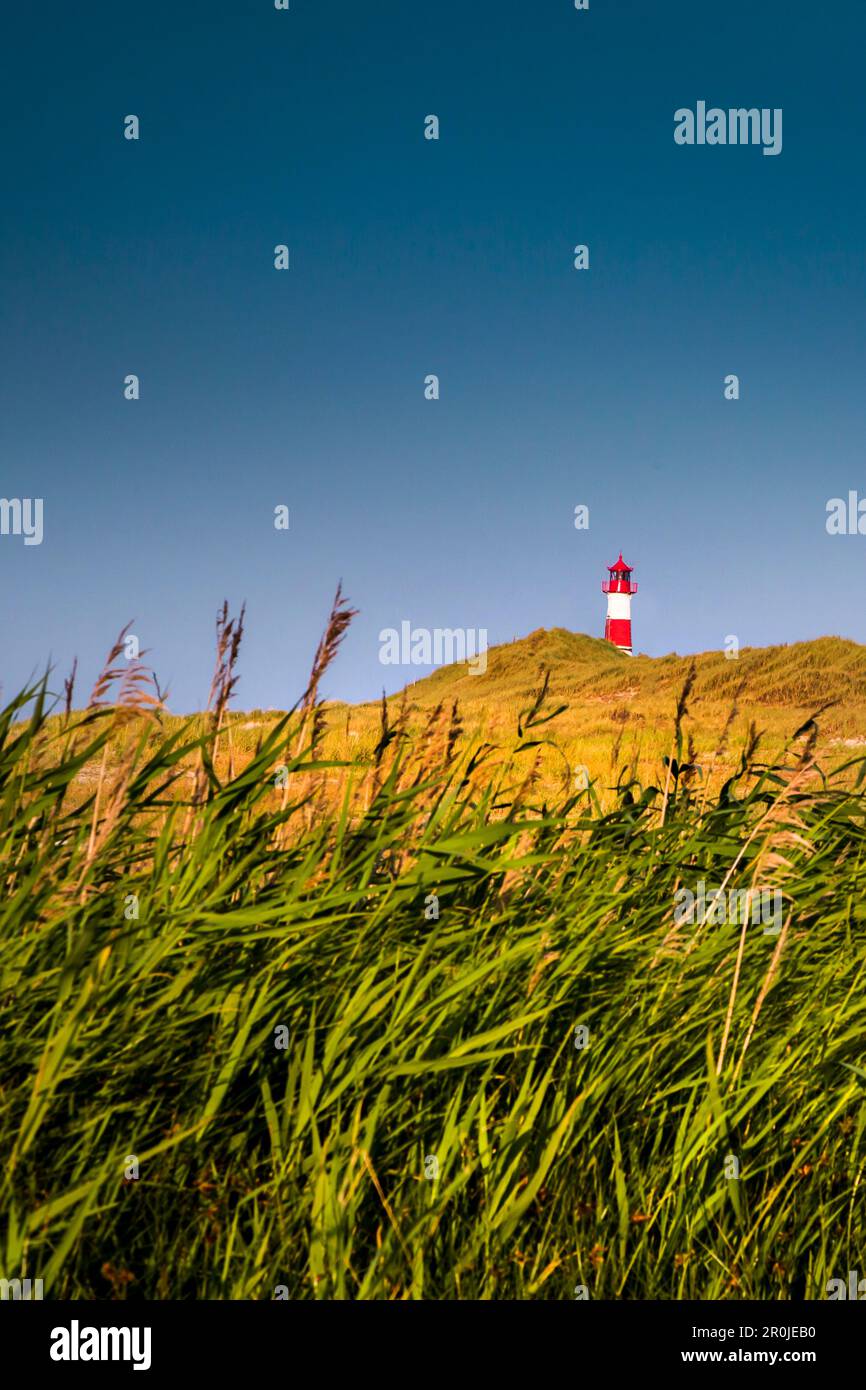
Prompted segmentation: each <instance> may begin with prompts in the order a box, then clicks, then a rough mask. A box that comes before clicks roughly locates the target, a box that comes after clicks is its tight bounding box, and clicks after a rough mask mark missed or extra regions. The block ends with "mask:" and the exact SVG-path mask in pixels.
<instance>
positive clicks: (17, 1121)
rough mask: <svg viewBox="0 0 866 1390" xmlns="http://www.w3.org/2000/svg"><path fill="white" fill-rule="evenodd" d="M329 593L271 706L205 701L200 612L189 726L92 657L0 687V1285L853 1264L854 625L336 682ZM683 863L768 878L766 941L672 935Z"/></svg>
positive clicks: (396, 1283) (858, 674)
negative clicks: (714, 647) (396, 680)
mask: <svg viewBox="0 0 866 1390" xmlns="http://www.w3.org/2000/svg"><path fill="white" fill-rule="evenodd" d="M349 616H350V614H349V612H348V610H346V608H345V605H343V604H341V603H339V602H338V604H337V605H336V607H335V610H334V613H333V614H332V618H331V623H330V625H329V629H328V632H327V633H326V635H325V638H324V639H323V642H322V645H321V646H320V649H319V652H318V653H317V656H316V661H315V664H314V668H313V673H312V675H311V679H310V683H309V686H308V689H307V691H306V692H305V695H304V697H303V698H302V700H301V701H300V702H299V706H298V707H297V709H296V710H295V711H292V712H290V713H288V714H285V715H281V716H279V717H275V716H272V715H261V716H255V717H254V716H251V715H246V716H231V715H230V714H229V712H228V704H229V699H230V697H231V694H232V690H233V682H234V679H235V677H234V671H235V662H236V660H237V656H238V645H239V637H240V632H239V628H238V626H237V625H236V624H231V623H229V622H228V619H227V615H223V618H222V623H221V626H220V630H219V652H218V664H217V673H216V676H215V680H214V687H213V691H212V701H211V711H210V714H209V715H208V716H207V717H206V718H202V717H196V718H195V719H193V720H189V721H181V720H178V719H175V718H172V717H171V716H169V715H167V714H166V713H165V712H164V711H162V710H161V709H160V708H159V704H158V701H156V698H155V697H151V696H150V694H149V687H148V686H147V684H146V672H144V671H143V670H142V669H141V668H137V667H136V668H133V669H130V668H129V667H125V669H124V670H123V671H122V672H121V671H120V670H119V668H117V664H116V663H117V659H118V654H119V651H120V648H119V646H118V647H116V648H115V650H114V652H113V654H112V658H111V660H110V661H109V663H108V667H107V670H106V672H105V673H104V675H103V678H102V679H101V681H100V683H99V684H98V686H97V690H96V691H95V692H94V697H93V699H92V700H91V702H90V704H89V705H88V707H87V708H86V709H85V710H83V711H81V712H74V711H73V710H72V709H71V708H69V709H67V711H66V712H65V713H59V712H57V711H56V710H55V711H54V712H51V709H50V702H49V701H48V700H47V699H46V696H45V689H44V687H43V688H41V689H39V690H37V691H35V692H34V691H28V692H22V695H21V697H20V698H19V699H18V700H16V701H13V702H12V704H11V705H10V706H9V707H8V708H7V709H6V711H5V713H4V714H3V715H2V716H0V862H2V874H3V882H4V886H5V893H4V896H3V900H2V906H0V945H2V951H0V1034H2V1036H3V1038H4V1040H5V1042H6V1046H5V1047H4V1052H3V1056H4V1061H3V1067H2V1076H0V1146H2V1150H3V1154H4V1157H5V1159H6V1163H5V1169H4V1178H3V1193H2V1203H0V1209H2V1221H3V1226H2V1231H0V1250H2V1252H3V1265H4V1268H3V1271H2V1272H3V1273H4V1274H5V1275H6V1277H12V1276H13V1275H18V1274H21V1275H30V1276H31V1277H41V1278H43V1279H44V1281H45V1284H46V1295H47V1296H49V1297H80V1298H106V1297H118V1298H136V1297H150V1298H205V1297H211V1298H266V1299H270V1298H273V1297H275V1296H281V1295H282V1294H283V1293H286V1294H287V1295H288V1296H290V1297H298V1298H351V1299H355V1298H361V1299H390V1298H398V1299H399V1298H432V1299H437V1298H508V1297H517V1298H527V1297H528V1298H552V1299H563V1298H567V1299H571V1298H574V1297H575V1296H576V1291H577V1293H578V1294H580V1293H581V1292H582V1291H584V1290H585V1291H586V1294H587V1295H588V1296H589V1297H591V1298H698V1299H704V1298H719V1297H721V1298H733V1299H736V1298H743V1297H756V1298H766V1299H775V1298H782V1299H785V1298H804V1297H805V1298H822V1297H825V1296H826V1295H825V1289H826V1284H827V1281H828V1280H829V1279H830V1278H833V1277H842V1278H845V1277H847V1271H848V1270H849V1269H855V1268H856V1269H862V1268H863V1267H864V1264H866V1247H864V1238H863V1236H864V1222H863V1187H864V1183H863V1178H864V1148H863V1131H864V1124H866V1108H864V1086H866V1049H864V1044H863V1037H864V1028H866V993H864V983H866V981H864V965H866V949H864V948H866V920H864V919H866V908H864V905H863V900H864V887H866V863H864V848H866V819H864V810H866V805H864V796H863V792H862V779H863V769H864V766H866V764H864V762H863V761H862V760H861V755H860V754H859V753H858V751H857V748H856V747H854V748H846V747H845V746H844V745H842V744H836V743H834V742H833V740H838V739H843V738H859V737H860V736H861V733H862V730H863V728H864V727H866V726H864V724H862V723H860V722H858V721H860V720H861V719H862V710H863V704H862V701H863V693H864V690H866V674H864V669H863V668H864V662H863V653H862V652H861V649H860V648H856V647H854V645H853V644H850V643H843V642H841V641H839V640H837V639H824V641H823V642H821V643H809V644H804V646H803V647H802V648H796V647H792V648H786V649H780V650H779V651H774V652H765V653H748V652H744V653H742V654H741V657H740V660H739V662H725V660H724V658H723V657H722V656H714V655H707V656H705V657H701V658H698V660H697V662H696V665H695V669H694V675H693V676H692V675H691V674H690V667H689V665H688V664H684V663H683V662H682V661H681V659H680V658H676V657H669V658H665V659H663V660H662V661H656V662H651V661H649V659H646V658H637V659H635V660H632V661H628V660H627V659H625V658H621V657H619V656H618V655H617V653H615V652H613V651H612V650H610V649H609V648H605V647H604V644H601V643H597V642H595V641H593V639H590V638H581V637H575V636H574V635H573V634H568V633H564V632H562V633H561V632H554V633H553V634H533V636H532V637H531V638H528V639H526V644H527V645H528V646H529V648H530V650H534V651H535V655H541V658H542V660H543V663H544V664H546V665H547V666H548V667H549V669H550V671H551V675H550V680H549V684H548V687H547V689H546V691H545V690H544V687H543V683H541V684H539V681H538V679H537V676H538V673H537V671H533V670H531V669H530V670H527V669H526V663H525V661H524V659H523V656H522V653H521V652H519V651H518V650H517V648H518V647H519V646H520V645H521V644H513V646H511V647H506V648H501V649H499V650H498V652H496V653H492V654H491V659H490V667H489V672H488V677H483V678H466V681H467V686H468V687H471V688H460V689H459V690H457V689H455V684H454V676H455V673H454V672H451V673H450V674H449V673H447V672H438V673H436V675H434V676H433V677H431V678H430V679H429V680H428V681H426V682H422V683H419V684H418V685H417V686H416V687H415V689H414V691H412V692H409V693H408V695H407V698H406V700H405V701H404V702H401V701H400V700H394V701H390V702H386V705H385V707H384V709H379V710H374V709H373V708H372V707H371V708H365V709H361V710H354V709H353V710H350V709H347V708H346V707H335V706H333V705H331V706H323V705H322V703H321V701H320V698H319V689H320V682H321V679H322V676H323V675H324V672H325V670H326V668H327V666H328V665H329V663H330V662H331V661H332V660H333V659H334V657H335V656H336V653H337V647H338V645H339V641H340V638H341V636H342V635H343V632H344V631H345V626H346V623H347V622H348V619H349ZM744 674H745V675H747V676H748V690H747V691H746V690H744V689H742V688H740V693H739V695H737V708H736V709H735V708H734V695H735V693H736V691H737V689H738V687H741V685H742V679H743V676H744ZM485 682H487V684H486V686H485ZM118 684H120V685H121V689H120V690H118V688H117V687H118ZM834 685H835V687H836V689H835V690H833V689H831V687H832V686H834ZM624 691H631V692H633V693H630V694H624V693H623V692H624ZM542 692H543V693H542ZM833 694H835V695H836V696H837V697H838V698H839V699H840V701H841V705H840V706H837V707H835V708H833V709H830V710H827V711H825V712H824V713H823V714H821V715H819V716H818V717H817V722H815V721H812V720H810V719H809V718H808V716H809V714H810V711H811V709H812V708H817V707H818V706H820V705H822V704H824V703H825V701H826V700H827V699H828V698H831V697H832V695H833ZM455 695H459V700H460V703H459V705H458V706H457V708H455V705H454V697H455ZM746 695H747V696H748V702H750V704H751V705H752V706H754V707H755V708H759V709H760V710H762V711H763V713H764V715H765V716H766V718H765V720H764V723H765V724H766V726H767V730H768V732H767V734H766V735H765V736H764V738H763V740H761V739H760V738H759V737H758V734H759V729H757V728H754V729H752V730H749V729H748V727H747V725H748V723H749V720H750V718H751V717H752V714H753V712H754V711H751V712H750V711H749V710H748V709H747V710H746V713H745V714H743V712H742V711H743V709H744V708H745V705H744V704H743V701H744V697H745V696H746ZM151 700H153V702H152V703H151V702H150V701H151ZM563 700H569V709H568V710H566V711H563V712H561V713H559V714H556V712H555V711H556V709H557V706H558V705H559V704H561V703H562V702H563ZM594 701H597V702H598V703H597V704H594V703H593V702H594ZM68 703H69V704H71V701H69V702H68ZM25 709H26V710H27V711H28V718H27V720H26V722H24V721H23V720H22V715H23V714H24V712H25ZM617 711H623V712H624V713H626V714H627V716H628V717H627V718H626V719H622V718H617V717H616V715H617ZM738 711H739V712H738ZM783 712H784V717H783ZM801 715H802V716H803V717H802V718H801ZM497 719H499V720H501V734H502V737H501V738H497V737H496V735H497V728H496V726H495V724H494V721H495V720H497ZM242 724H247V725H253V727H251V728H247V729H242V728H241V725H242ZM518 725H519V733H518ZM783 726H785V727H784V728H783ZM352 734H356V735H357V737H355V738H352ZM560 740H562V750H563V751H560V752H558V751H557V750H556V748H555V747H554V746H553V743H554V742H557V743H558V742H560ZM548 741H549V742H548ZM491 745H493V746H491ZM341 749H343V750H344V755H343V756H342V757H341V756H338V753H339V752H340V750H341ZM706 750H710V751H711V752H712V753H714V754H715V755H716V756H715V757H714V758H712V759H710V758H708V757H704V758H703V765H702V763H701V758H702V756H703V754H704V752H705V751H706ZM652 758H654V763H653V766H652V770H651V771H647V769H648V768H649V766H650V762H651V759H652ZM664 759H666V761H664ZM579 764H583V765H586V766H589V767H590V769H591V773H592V780H591V783H590V785H589V786H588V787H587V788H586V789H582V788H580V787H578V786H576V784H575V778H574V768H575V766H577V765H579ZM555 769H559V770H555ZM700 879H704V880H706V882H707V883H708V884H713V885H716V884H722V883H725V884H726V886H727V887H729V888H736V889H749V888H751V889H754V890H756V891H758V890H760V889H761V888H762V887H772V888H773V889H774V890H778V891H779V892H780V893H781V894H782V901H783V904H784V911H783V920H782V922H781V930H779V931H778V932H776V933H775V934H774V933H767V932H765V930H764V928H763V927H762V926H761V925H760V924H758V925H752V924H751V922H746V923H745V924H744V925H743V926H742V927H741V926H739V925H730V924H728V925H725V924H719V923H717V922H715V921H713V920H698V921H696V922H694V923H686V924H683V923H678V922H677V921H676V920H675V917H674V903H675V898H676V894H677V891H678V890H679V889H680V888H682V887H683V886H689V887H692V886H694V885H695V884H696V883H697V882H698V880H700ZM732 1160H733V1162H732ZM734 1170H736V1171H737V1173H738V1176H736V1177H734V1176H732V1174H733V1172H734ZM135 1174H137V1176H135Z"/></svg>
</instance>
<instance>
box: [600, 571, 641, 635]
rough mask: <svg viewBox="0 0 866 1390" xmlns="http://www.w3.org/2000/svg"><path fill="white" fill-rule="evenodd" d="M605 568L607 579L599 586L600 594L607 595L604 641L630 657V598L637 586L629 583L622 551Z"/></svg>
mask: <svg viewBox="0 0 866 1390" xmlns="http://www.w3.org/2000/svg"><path fill="white" fill-rule="evenodd" d="M607 568H608V571H609V573H608V577H607V579H605V581H604V583H603V584H602V586H601V592H602V593H603V594H607V619H606V620H605V624H604V637H605V641H606V642H612V643H613V645H614V646H615V647H619V649H620V651H621V652H627V653H628V655H629V656H631V596H632V594H636V593H637V585H636V584H632V582H631V576H632V567H631V565H627V564H626V562H625V560H624V559H623V558H622V551H620V552H619V559H618V560H617V562H616V564H615V565H608V567H607Z"/></svg>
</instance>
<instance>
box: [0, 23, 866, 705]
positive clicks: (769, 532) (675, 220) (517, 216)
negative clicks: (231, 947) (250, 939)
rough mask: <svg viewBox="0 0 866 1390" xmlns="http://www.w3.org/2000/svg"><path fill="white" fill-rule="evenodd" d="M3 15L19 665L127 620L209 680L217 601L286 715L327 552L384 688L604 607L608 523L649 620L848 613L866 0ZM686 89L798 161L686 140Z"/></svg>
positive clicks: (777, 628)
mask: <svg viewBox="0 0 866 1390" xmlns="http://www.w3.org/2000/svg"><path fill="white" fill-rule="evenodd" d="M4 46H5V48H6V57H7V64H6V68H7V72H6V77H5V80H4V84H3V88H2V92H0V103H2V112H3V150H4V158H3V195H4V196H3V204H4V215H3V219H2V221H3V229H2V248H0V250H2V280H3V329H2V334H3V343H4V348H5V351H4V353H3V366H2V369H0V496H3V497H6V498H15V497H19V498H24V497H41V498H42V499H43V500H44V538H43V542H42V544H41V545H38V546H37V545H33V546H25V545H24V543H23V538H22V537H21V536H13V535H6V536H0V656H2V659H0V679H2V683H3V689H4V693H5V694H6V695H11V693H12V692H13V690H14V689H15V688H16V687H18V686H19V685H20V684H22V683H23V682H24V681H25V680H26V678H27V677H28V675H29V674H30V673H31V672H33V671H34V670H36V669H38V668H39V667H40V666H41V665H43V664H44V663H45V661H46V660H47V659H48V658H49V657H50V658H51V659H52V660H53V661H54V663H55V664H56V668H57V676H56V681H55V685H56V686H57V687H59V685H60V682H61V679H62V676H63V675H64V674H65V673H66V671H67V670H68V668H69V667H70V665H71V662H72V659H73V657H74V656H76V655H77V656H78V658H79V664H80V669H81V672H82V676H81V680H82V687H85V686H86V687H87V690H89V682H90V681H92V679H93V676H94V674H95V672H96V670H97V669H98V667H99V664H100V662H101V659H102V657H103V655H104V654H105V652H106V650H107V648H108V647H109V646H110V644H111V641H112V640H113V638H114V636H115V635H116V633H117V631H118V630H119V629H120V628H121V627H122V626H123V624H124V623H126V622H127V621H128V620H129V619H134V624H133V631H134V632H135V633H136V635H137V636H139V638H140V641H141V644H142V646H143V647H147V648H150V650H151V657H150V660H152V662H153V664H154V665H155V667H156V670H157V672H158V675H159V677H160V681H161V683H162V684H163V685H165V684H168V685H169V686H170V688H171V699H170V705H171V707H172V708H173V709H175V710H191V709H194V708H198V707H199V706H200V705H201V704H202V703H203V701H204V700H205V699H206V696H207V690H208V685H209V681H210V674H211V668H212V652H213V620H214V614H215V611H216V609H217V607H218V605H219V604H220V603H221V601H222V599H223V598H224V597H225V598H228V599H229V602H230V604H231V605H232V607H233V608H237V607H238V606H239V604H240V602H241V600H244V599H245V600H246V601H247V608H248V622H247V639H246V642H245V645H244V649H243V651H242V655H241V673H242V679H241V682H240V685H239V688H238V694H237V700H236V703H237V704H238V705H239V706H241V707H245V708H253V707H256V706H278V707H284V706H286V705H288V704H291V703H292V702H293V701H294V699H295V698H296V697H297V695H298V694H299V692H300V690H301V689H302V688H303V684H304V678H305V675H306V672H307V670H308V667H309V662H310V658H311V656H312V652H313V650H314V647H315V644H316V641H317V638H318V636H319V633H320V630H321V627H322V625H323V622H324V620H325V617H326V615H327V611H328V607H329V603H330V599H331V597H332V594H333V591H334V588H335V586H336V582H337V580H338V579H340V578H342V580H343V583H344V587H345V589H346V591H347V593H348V595H349V597H350V598H351V600H352V602H353V603H354V605H355V606H356V607H357V608H359V609H360V610H361V611H360V616H359V617H358V618H357V619H356V621H355V623H354V625H353V627H352V629H351V632H350V634H349V636H348V638H347V639H346V642H345V644H344V647H343V651H342V654H341V657H340V660H339V662H338V663H337V664H336V666H335V667H334V668H332V671H331V672H330V673H329V676H328V682H327V687H326V690H325V693H326V694H327V695H329V696H330V697H333V698H345V699H353V700H358V699H371V698H375V697H376V696H377V695H378V694H379V693H380V691H381V689H382V687H383V685H384V686H385V687H386V688H387V689H388V690H389V691H390V690H393V689H397V688H399V687H400V686H402V685H403V684H404V683H405V681H406V680H407V679H411V678H413V677H414V676H415V675H417V674H418V672H417V671H415V672H412V671H410V670H407V669H406V668H400V667H393V666H382V665H381V664H380V661H379V646H380V644H379V632H380V629H383V628H386V627H395V628H397V627H399V626H400V623H401V621H403V620H406V619H408V620H409V621H411V623H412V624H413V626H414V627H422V626H423V627H427V628H430V629H433V628H436V627H466V628H470V627H475V628H479V627H482V628H486V629H487V632H488V641H489V643H490V644H491V645H493V644H494V643H496V642H499V641H507V640H510V639H511V638H512V637H513V636H520V635H524V634H526V633H527V632H529V631H531V630H532V629H534V628H537V627H553V626H564V627H568V628H572V629H575V630H577V631H583V632H589V633H592V634H595V635H599V636H600V635H601V634H602V633H603V630H604V599H603V596H602V594H601V591H600V584H601V581H602V579H603V578H604V577H605V573H606V571H605V566H606V565H608V564H610V563H611V562H612V561H613V560H614V559H615V558H616V556H617V553H618V552H619V550H620V549H622V550H623V552H624V555H625V558H626V560H627V561H628V562H629V563H630V564H631V565H633V566H634V567H635V576H634V577H635V579H636V580H637V582H638V585H639V592H638V595H637V598H636V599H635V601H634V606H633V620H634V643H635V649H636V650H639V651H645V652H649V653H651V654H661V653H665V652H669V651H672V650H676V651H679V652H688V651H699V650H706V649H708V648H714V647H716V648H721V647H722V646H723V645H724V642H725V638H726V636H727V635H728V634H735V635H737V636H738V638H739V641H740V642H741V644H743V645H765V644H768V643H775V642H791V641H797V640H800V639H805V638H809V637H814V636H818V635H820V634H823V633H839V634H841V635H843V636H847V637H852V638H855V639H856V640H858V641H866V606H864V603H863V597H862V595H863V573H864V551H866V536H830V535H828V534H827V531H826V527H825V520H826V504H827V501H828V499H830V498H831V497H835V496H847V493H848V491H849V490H850V489H857V490H859V494H860V496H866V468H864V424H866V418H864V417H866V341H864V332H866V315H864V302H866V301H864V290H866V187H864V177H863V169H864V148H866V103H864V96H863V92H864V88H863V54H864V51H866V5H864V4H863V3H862V0H839V3H836V4H833V5H820V4H818V3H813V2H812V0H784V2H783V0H761V3H756V0H728V2H727V3H724V4H716V5H699V4H696V3H695V0H658V3H653V0H590V9H589V11H587V12H579V11H576V10H575V9H574V6H573V3H572V0H436V3H424V4H422V3H420V2H419V3H415V2H413V0H364V2H363V3H358V2H357V0H328V3H325V0H291V8H290V10H289V11H287V12H285V11H277V10H275V8H274V6H273V3H272V0H237V2H236V3H229V0H184V2H183V3H182V4H181V3H178V0H149V3H148V4H146V5H119V4H108V3H104V0H98V2H97V3H91V4H86V5H80V4H79V5H72V4H68V3H60V0H49V2H48V3H44V4H43V3H40V4H38V5H37V4H31V5H17V6H15V7H13V9H11V10H10V11H9V13H8V15H7V16H6V18H5V21H4ZM699 100H705V101H706V102H707V104H708V106H714V105H717V106H719V107H722V108H728V107H740V106H744V107H758V108H763V107H768V108H777V107H778V108H782V110H783V112H784V120H783V149H782V152H781V154H779V155H778V156H776V157H766V156H764V155H763V154H762V151H761V149H760V148H759V147H752V146H746V147H742V146H726V147H710V146H691V147H687V146H679V145H677V144H676V143H675V142H674V138H673V132H674V112H675V111H676V110H677V109H678V108H681V107H687V106H688V107H692V108H695V106H696V104H697V102H698V101H699ZM129 114H135V115H137V116H138V117H139V119H140V138H139V140H138V141H131V140H127V139H125V138H124V117H125V116H127V115H129ZM430 114H435V115H437V116H438V117H439V121H440V138H439V140H438V141H432V140H426V139H425V138H424V121H425V117H426V116H427V115H430ZM281 243H285V244H286V245H288V247H289V249H290V269H289V270H288V271H277V270H275V268H274V247H275V246H276V245H277V244H281ZM578 243H585V244H587V245H588V246H589V248H590V267H589V269H588V270H586V271H578V270H575V269H574V265H573V261H574V251H573V248H574V247H575V245H576V244H578ZM129 373H135V374H137V375H138V376H139V378H140V383H141V386H140V391H141V395H140V399H139V400H137V401H128V400H125V399H124V387H123V383H124V378H125V377H126V376H127V374H129ZM430 373H435V374H437V375H438V376H439V378H440V383H441V386H440V391H441V395H440V399H439V400H438V401H429V400H425V396H424V380H425V377H426V376H427V375H428V374H430ZM730 373H736V374H737V375H738V376H739V379H740V399H739V400H737V401H729V400H725V398H724V379H725V377H726V376H727V375H728V374H730ZM580 503H583V504H585V505H587V506H588V507H589V509H590V525H589V529H588V530H587V531H577V530H575V528H574V524H573V514H574V508H575V506H576V505H577V504H580ZM279 504H284V505H286V506H288V507H289V510H290V529H289V530H288V531H278V530H276V529H275V528H274V524H273V519H274V508H275V507H276V506H278V505H279ZM87 690H86V689H84V688H82V689H81V690H79V696H80V697H83V696H85V695H86V693H87Z"/></svg>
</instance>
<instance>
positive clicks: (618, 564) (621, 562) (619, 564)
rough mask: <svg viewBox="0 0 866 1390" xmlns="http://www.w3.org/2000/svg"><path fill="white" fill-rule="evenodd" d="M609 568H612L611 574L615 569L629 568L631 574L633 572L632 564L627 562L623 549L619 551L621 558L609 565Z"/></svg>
mask: <svg viewBox="0 0 866 1390" xmlns="http://www.w3.org/2000/svg"><path fill="white" fill-rule="evenodd" d="M608 569H609V570H610V572H611V574H612V573H613V571H614V570H627V571H628V573H629V574H631V573H632V566H631V565H627V564H626V562H625V560H624V559H623V558H622V551H620V552H619V559H618V560H617V562H616V564H615V565H608Z"/></svg>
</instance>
